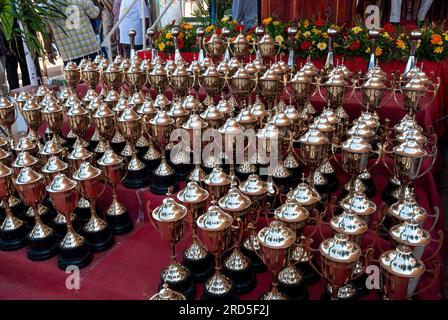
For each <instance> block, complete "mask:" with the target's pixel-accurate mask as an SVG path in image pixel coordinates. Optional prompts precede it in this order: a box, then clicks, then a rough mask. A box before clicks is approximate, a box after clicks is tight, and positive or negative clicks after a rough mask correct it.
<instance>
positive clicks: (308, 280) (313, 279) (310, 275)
mask: <svg viewBox="0 0 448 320" xmlns="http://www.w3.org/2000/svg"><path fill="white" fill-rule="evenodd" d="M296 266H297V268H299V270H300V271H302V275H303V283H304V284H305V285H307V286H310V285H312V284H315V283H317V282H318V281H319V280H320V276H319V275H318V274H317V273H316V271H314V269H313V267H312V266H311V265H310V264H309V263H308V262H299V263H298V264H297V265H296Z"/></svg>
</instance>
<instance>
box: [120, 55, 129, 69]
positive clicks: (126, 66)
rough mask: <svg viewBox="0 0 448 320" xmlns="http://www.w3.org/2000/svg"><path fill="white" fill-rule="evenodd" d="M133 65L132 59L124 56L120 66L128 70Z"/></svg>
mask: <svg viewBox="0 0 448 320" xmlns="http://www.w3.org/2000/svg"><path fill="white" fill-rule="evenodd" d="M131 65H132V62H131V60H129V59H128V58H124V59H123V61H122V62H121V64H120V68H121V69H122V70H123V71H124V72H126V70H128V69H129V68H130V67H131Z"/></svg>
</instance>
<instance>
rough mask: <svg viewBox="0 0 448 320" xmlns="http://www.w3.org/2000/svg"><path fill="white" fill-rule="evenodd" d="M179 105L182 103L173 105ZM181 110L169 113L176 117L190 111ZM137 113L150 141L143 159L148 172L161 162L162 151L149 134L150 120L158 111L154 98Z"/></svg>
mask: <svg viewBox="0 0 448 320" xmlns="http://www.w3.org/2000/svg"><path fill="white" fill-rule="evenodd" d="M178 105H180V104H176V103H173V105H172V107H173V108H176V106H178ZM180 107H181V108H182V105H180ZM179 111H180V112H179V113H177V112H174V113H172V114H171V113H170V112H168V115H169V116H172V117H175V118H176V117H181V118H182V117H183V116H185V115H186V114H188V111H186V110H179ZM137 113H138V114H139V115H140V116H141V117H142V119H143V135H144V136H146V139H147V141H148V150H146V152H145V154H144V155H143V156H142V161H143V162H144V163H145V165H146V170H147V171H148V172H152V171H153V170H154V169H155V168H157V166H158V165H159V164H160V157H161V155H160V152H159V151H158V150H157V148H156V147H155V146H154V141H153V139H152V138H151V136H150V134H149V130H150V129H151V128H150V124H149V120H151V119H152V118H153V117H154V116H155V114H156V113H157V109H156V108H155V107H154V104H153V102H152V100H150V99H147V100H146V101H145V102H144V103H143V104H142V106H141V107H140V108H139V109H137ZM176 119H177V118H176Z"/></svg>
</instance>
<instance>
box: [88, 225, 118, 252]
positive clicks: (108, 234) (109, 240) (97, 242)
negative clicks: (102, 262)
mask: <svg viewBox="0 0 448 320" xmlns="http://www.w3.org/2000/svg"><path fill="white" fill-rule="evenodd" d="M84 235H85V237H86V240H87V245H88V246H89V248H90V250H92V251H93V252H102V251H105V250H107V249H109V248H110V247H112V246H113V244H114V243H115V239H114V236H113V234H112V231H111V230H110V229H108V228H104V229H103V230H100V231H97V232H86V231H85V230H84Z"/></svg>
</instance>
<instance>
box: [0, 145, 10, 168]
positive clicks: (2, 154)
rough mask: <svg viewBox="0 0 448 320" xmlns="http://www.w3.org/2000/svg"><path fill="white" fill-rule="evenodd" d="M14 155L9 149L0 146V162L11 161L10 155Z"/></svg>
mask: <svg viewBox="0 0 448 320" xmlns="http://www.w3.org/2000/svg"><path fill="white" fill-rule="evenodd" d="M11 156H12V153H11V152H9V151H6V150H5V149H3V148H0V162H1V163H4V164H5V163H8V162H9V161H8V160H7V159H8V158H9V157H11Z"/></svg>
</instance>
